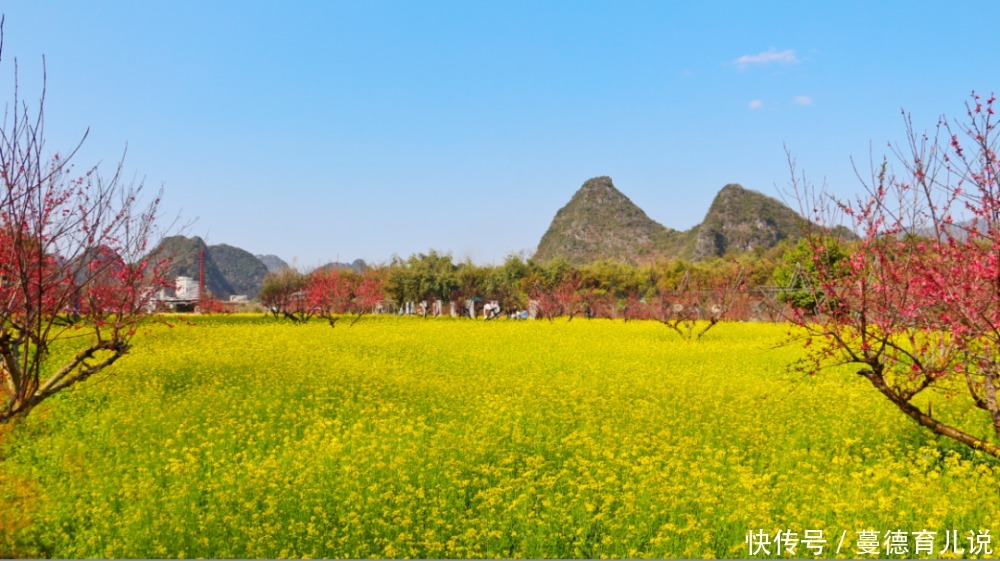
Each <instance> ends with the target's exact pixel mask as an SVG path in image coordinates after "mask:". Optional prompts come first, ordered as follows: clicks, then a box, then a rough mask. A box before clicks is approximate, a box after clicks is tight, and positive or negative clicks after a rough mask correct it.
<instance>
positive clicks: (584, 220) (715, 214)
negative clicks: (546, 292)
mask: <svg viewBox="0 0 1000 561" xmlns="http://www.w3.org/2000/svg"><path fill="white" fill-rule="evenodd" d="M803 225H804V221H803V219H802V218H801V217H800V216H799V215H798V214H797V213H796V212H795V211H793V210H792V209H790V208H789V207H788V206H787V205H785V204H784V203H782V202H781V201H778V200H777V199H774V198H772V197H768V196H766V195H763V194H761V193H758V192H756V191H751V190H749V189H744V188H743V187H741V186H740V185H736V184H730V185H726V186H725V187H723V188H722V190H721V191H719V194H718V195H716V197H715V200H714V201H713V202H712V205H711V206H710V207H709V209H708V213H707V214H706V215H705V219H704V220H703V221H702V223H701V224H699V225H697V226H695V227H694V228H692V229H690V230H687V231H678V230H674V229H671V228H668V227H665V226H663V225H661V224H659V223H658V222H656V221H654V220H653V219H651V218H649V217H648V216H647V215H646V213H645V212H643V210H642V209H641V208H639V207H638V206H636V205H635V203H633V202H632V201H631V200H629V198H628V197H626V196H625V195H624V194H622V193H621V192H620V191H618V189H616V188H615V186H614V185H613V184H612V182H611V178H609V177H595V178H593V179H590V180H588V181H587V182H585V183H584V184H583V186H582V187H580V189H579V190H578V191H577V192H576V193H575V194H574V195H573V197H572V198H571V199H570V201H569V203H567V204H566V206H564V207H563V208H561V209H559V212H557V213H556V215H555V218H553V219H552V224H551V225H550V226H549V229H548V231H546V232H545V234H544V235H543V236H542V239H541V241H540V242H539V243H538V251H537V252H536V253H535V255H534V258H535V259H537V260H540V261H548V260H551V259H555V258H557V257H558V258H564V259H566V260H568V261H570V262H571V263H574V264H584V263H589V262H593V261H597V260H601V259H611V260H617V261H624V262H627V263H643V262H649V261H651V260H654V259H657V258H663V257H665V258H675V259H676V258H684V259H707V258H711V257H717V256H722V255H727V254H738V253H743V252H747V251H753V250H754V249H757V248H764V249H766V248H770V247H773V246H775V245H777V244H778V243H779V242H781V241H782V240H784V239H790V240H793V241H794V240H795V239H798V238H799V237H800V236H801V235H802V231H803V228H802V227H803Z"/></svg>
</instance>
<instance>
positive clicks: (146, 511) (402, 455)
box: [0, 316, 1000, 558]
mask: <svg viewBox="0 0 1000 561" xmlns="http://www.w3.org/2000/svg"><path fill="white" fill-rule="evenodd" d="M338 325H340V324H338ZM786 330H787V327H785V326H781V325H773V324H735V323H734V324H723V325H720V326H717V327H716V328H715V329H713V330H712V331H710V332H709V333H708V334H707V335H706V336H705V337H704V338H703V339H702V340H701V341H700V342H698V343H692V342H688V341H684V340H682V339H681V338H679V337H677V336H676V335H674V334H673V333H672V332H671V331H670V330H668V329H667V328H666V327H664V326H663V325H661V324H658V323H654V322H629V323H623V322H621V321H609V320H583V319H576V320H573V321H571V322H567V321H566V320H565V319H559V320H556V321H555V322H547V321H536V322H531V321H525V322H515V321H496V322H483V321H471V320H451V319H440V320H438V319H435V320H422V319H418V318H399V317H370V318H365V319H363V320H362V321H360V322H359V323H358V324H357V325H356V326H354V327H352V328H347V327H346V325H343V326H341V327H337V328H336V329H331V328H330V327H329V326H328V325H327V324H326V323H325V322H313V323H311V324H307V325H293V324H290V323H285V322H279V321H275V320H273V319H263V318H261V317H260V316H256V317H239V316H237V317H218V318H195V319H193V320H185V321H177V322H174V325H173V327H169V326H166V325H159V326H154V327H152V328H150V330H149V332H148V333H144V334H142V335H141V336H140V337H139V338H138V339H137V341H136V348H135V350H134V351H133V352H132V353H131V354H130V355H129V356H128V357H127V358H126V359H123V360H122V361H120V362H119V363H118V365H117V366H116V372H115V374H114V375H111V376H105V377H102V378H100V379H96V380H92V381H91V382H88V383H87V384H86V385H85V386H82V387H80V388H78V389H75V390H73V391H70V392H66V393H65V395H61V396H58V397H57V398H54V399H52V400H50V401H49V402H47V403H46V404H45V405H44V406H42V407H40V408H39V409H38V410H37V411H35V412H34V413H32V415H31V416H29V417H28V418H27V419H26V420H25V421H24V422H21V423H19V424H17V425H16V426H13V427H9V428H7V429H6V430H5V432H4V433H3V435H2V436H0V438H2V439H3V440H2V442H0V555H2V554H6V555H18V556H54V557H71V558H72V557H223V558H226V557H242V558H247V557H249V558H253V557H272V558H273V557H278V558H283V557H354V558H363V557H432V558H441V557H460V558H464V557H476V558H481V557H605V556H607V557H749V556H751V553H752V552H751V550H750V544H748V542H747V534H748V532H749V531H754V532H756V531H758V530H761V531H763V532H764V533H766V534H768V535H771V536H773V535H774V534H775V533H776V532H778V531H783V530H791V531H793V532H796V533H797V535H798V536H799V537H800V538H801V537H802V536H803V535H804V532H805V531H806V530H815V531H819V530H821V531H823V532H824V537H825V539H826V540H827V541H828V544H827V546H826V548H825V549H824V550H823V551H822V552H821V553H819V554H818V555H817V554H816V553H815V552H812V551H810V550H808V549H805V545H804V544H802V543H800V544H799V545H798V548H797V549H795V550H794V552H793V553H791V556H798V557H813V556H820V557H858V556H859V555H858V554H857V553H856V552H857V551H858V548H859V547H861V546H860V545H859V543H858V539H859V534H858V531H861V530H874V531H877V532H878V533H879V537H882V536H883V535H884V534H885V533H886V532H889V531H895V530H902V531H904V532H917V531H920V530H924V529H926V530H930V531H935V532H937V533H938V542H937V549H941V547H942V546H943V545H944V534H945V532H947V531H949V530H956V531H958V535H959V536H960V537H961V539H962V540H966V535H967V534H968V533H969V532H977V533H979V535H983V534H984V532H985V531H987V530H989V531H990V532H991V535H994V536H995V535H1000V467H998V465H997V462H995V461H993V460H990V459H988V458H985V457H981V456H978V455H976V454H973V453H970V452H967V451H966V450H964V449H962V448H959V447H957V446H954V445H952V444H949V443H948V442H946V441H944V440H938V439H936V438H934V437H933V436H932V435H929V434H928V433H926V432H925V431H923V430H922V429H920V428H918V427H917V426H916V425H915V424H913V423H912V422H911V421H909V420H907V419H906V418H904V417H903V416H902V415H901V414H900V413H898V412H897V411H896V410H895V409H894V408H893V407H892V406H891V405H890V404H888V403H887V402H886V401H885V399H884V398H881V397H880V396H878V395H876V394H875V393H874V391H873V390H872V389H871V388H870V387H869V386H868V384H867V382H866V381H865V380H863V379H861V378H860V377H858V376H856V375H853V374H850V373H849V371H844V372H829V373H826V374H822V375H819V376H812V377H810V376H802V375H800V374H795V373H791V372H788V371H787V370H786V368H785V367H786V365H788V364H789V363H791V362H793V361H794V360H795V359H796V358H798V357H799V356H800V355H801V350H800V349H797V348H795V347H794V346H785V347H780V346H778V345H779V343H781V342H782V340H783V339H784V337H785V334H786ZM939 407H947V404H946V403H944V402H943V401H942V403H941V404H940V406H939V405H938V404H937V403H935V409H937V408H939ZM960 421H961V420H960V419H959V422H960ZM842 536H844V537H843V541H842V542H840V540H841V538H842ZM998 541H1000V540H998ZM911 543H912V542H911ZM968 545H969V544H968V543H966V546H968ZM838 547H840V552H839V553H837V552H836V550H837V548H838ZM880 547H881V545H880ZM994 549H996V550H1000V543H998V544H997V546H996V547H995V548H994ZM774 550H775V548H774V547H773V545H772V547H771V549H770V551H771V555H764V554H763V552H760V551H758V552H756V553H755V554H754V555H753V556H754V557H758V558H760V557H769V556H770V557H774V556H775V554H774V553H775V551H774ZM936 553H937V552H936ZM968 554H970V551H966V552H965V553H964V555H968ZM785 555H788V552H785V553H782V554H781V556H785ZM953 555H962V554H959V553H956V552H954V551H952V552H948V551H946V552H944V553H942V554H941V556H945V557H947V556H953ZM881 556H882V557H886V556H892V555H886V553H885V550H884V549H883V550H882V554H881ZM902 556H905V557H915V556H916V555H913V552H912V550H911V551H910V553H909V555H902ZM934 556H938V555H937V554H935V555H934Z"/></svg>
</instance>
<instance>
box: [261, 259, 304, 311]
mask: <svg viewBox="0 0 1000 561" xmlns="http://www.w3.org/2000/svg"><path fill="white" fill-rule="evenodd" d="M305 289H306V277H305V276H304V275H303V274H302V273H300V272H298V271H296V270H295V269H292V268H291V267H285V268H284V269H281V270H278V271H273V272H269V273H268V274H267V275H265V276H264V282H263V283H262V284H261V287H260V302H261V304H263V305H264V306H265V307H266V308H267V309H268V310H269V311H270V312H271V313H272V314H273V315H274V317H275V318H285V319H288V320H291V321H293V322H295V323H302V322H306V321H309V318H310V317H312V314H313V307H312V306H311V305H310V304H309V300H308V298H307V297H306V293H305Z"/></svg>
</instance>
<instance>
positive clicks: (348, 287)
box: [304, 269, 357, 327]
mask: <svg viewBox="0 0 1000 561" xmlns="http://www.w3.org/2000/svg"><path fill="white" fill-rule="evenodd" d="M355 284H357V282H356V280H355V275H353V274H351V273H348V272H345V271H340V270H339V269H321V270H318V271H313V273H312V274H310V275H309V276H308V277H307V278H306V281H305V287H304V291H305V297H306V301H307V302H308V305H309V308H310V309H312V310H315V311H316V315H317V316H319V317H321V318H323V319H325V320H326V321H327V322H328V323H329V324H330V327H337V320H338V319H339V318H340V316H341V315H342V314H344V313H346V312H347V310H348V307H349V306H350V305H351V300H352V298H353V297H354V294H353V293H354V285H355Z"/></svg>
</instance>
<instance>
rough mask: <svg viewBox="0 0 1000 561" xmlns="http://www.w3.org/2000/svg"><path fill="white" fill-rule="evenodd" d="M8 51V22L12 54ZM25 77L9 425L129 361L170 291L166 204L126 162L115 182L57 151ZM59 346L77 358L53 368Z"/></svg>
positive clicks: (3, 264)
mask: <svg viewBox="0 0 1000 561" xmlns="http://www.w3.org/2000/svg"><path fill="white" fill-rule="evenodd" d="M2 43H3V20H2V18H0V55H2ZM0 60H2V58H0ZM14 79H15V80H14V81H15V86H14V92H13V93H14V99H13V103H11V104H9V105H7V106H6V110H5V113H4V120H3V122H2V125H0V182H2V183H0V185H2V187H0V189H2V190H0V423H6V422H8V421H10V420H12V419H14V418H17V417H21V416H24V415H26V414H28V413H29V412H30V411H31V410H32V409H33V408H35V407H36V406H38V404H40V403H41V402H42V401H44V400H45V399H47V398H49V397H51V396H53V395H55V394H56V393H58V392H59V391H61V390H64V389H66V388H69V387H72V386H74V385H76V384H78V383H80V382H82V381H84V380H86V379H88V378H90V377H91V376H93V375H95V374H97V373H98V372H101V371H104V370H105V369H107V368H108V367H110V366H111V365H113V364H114V363H115V362H117V361H118V359H120V358H121V357H122V356H123V355H124V354H125V353H127V352H128V350H129V348H130V347H131V341H132V338H133V336H134V335H135V333H136V330H137V328H138V327H139V325H140V324H141V323H142V322H143V321H144V320H146V319H147V318H148V317H149V311H148V310H149V304H150V300H151V298H152V296H153V294H154V293H155V291H156V290H157V289H158V288H159V287H160V285H161V284H162V281H163V278H162V274H161V273H162V270H163V267H162V265H163V264H162V263H154V262H150V261H149V260H147V257H146V252H147V250H148V249H149V244H150V242H152V241H156V240H154V239H153V238H154V236H155V235H156V230H155V221H156V211H157V206H158V203H159V194H157V195H156V196H155V197H153V198H152V199H151V200H150V201H147V202H142V199H141V197H140V196H141V195H142V194H143V186H142V184H141V183H139V184H136V183H134V182H129V181H127V180H126V179H124V178H123V177H122V164H121V162H120V163H119V165H118V168H117V169H116V170H115V172H114V174H113V175H111V176H110V177H104V176H102V175H101V174H100V173H99V171H98V170H97V169H96V168H90V169H87V170H85V171H83V172H76V171H74V167H73V164H72V159H73V154H74V153H75V151H76V150H75V149H74V150H73V151H71V152H70V153H69V154H68V155H67V156H65V157H64V156H60V155H58V154H49V153H47V152H45V150H44V146H45V135H44V126H43V124H44V118H43V117H44V93H43V95H42V98H41V100H40V101H39V104H38V107H37V108H36V109H31V108H29V106H28V104H27V103H26V102H25V101H24V100H23V99H21V98H20V96H19V92H18V89H17V86H16V83H17V75H16V70H15V73H14ZM43 86H44V83H43ZM43 92H44V87H43ZM84 137H86V135H84ZM56 345H58V346H60V348H61V349H64V348H65V347H63V345H65V346H68V347H70V348H72V349H73V353H71V355H70V358H69V359H67V360H65V361H64V362H61V363H59V364H51V361H52V357H53V356H55V355H54V353H52V352H51V351H52V350H53V347H54V346H56ZM59 356H64V354H63V353H59Z"/></svg>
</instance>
